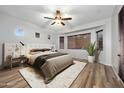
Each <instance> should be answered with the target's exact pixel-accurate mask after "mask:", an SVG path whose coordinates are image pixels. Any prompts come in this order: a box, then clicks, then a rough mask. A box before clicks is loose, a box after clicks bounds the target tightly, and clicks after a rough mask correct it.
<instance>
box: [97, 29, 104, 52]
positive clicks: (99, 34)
mask: <svg viewBox="0 0 124 93" xmlns="http://www.w3.org/2000/svg"><path fill="white" fill-rule="evenodd" d="M96 33H97V49H100V50H103V30H100V31H97V32H96Z"/></svg>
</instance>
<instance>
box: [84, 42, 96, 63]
mask: <svg viewBox="0 0 124 93" xmlns="http://www.w3.org/2000/svg"><path fill="white" fill-rule="evenodd" d="M86 50H87V52H88V54H89V56H88V62H92V63H93V62H94V61H95V56H94V53H95V50H96V48H95V42H94V43H90V44H89V45H88V46H87V48H86Z"/></svg>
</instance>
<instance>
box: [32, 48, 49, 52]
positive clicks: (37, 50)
mask: <svg viewBox="0 0 124 93" xmlns="http://www.w3.org/2000/svg"><path fill="white" fill-rule="evenodd" d="M50 50H51V49H48V48H43V49H31V50H30V52H39V51H41V52H44V51H50Z"/></svg>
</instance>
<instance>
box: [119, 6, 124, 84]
mask: <svg viewBox="0 0 124 93" xmlns="http://www.w3.org/2000/svg"><path fill="white" fill-rule="evenodd" d="M119 33H120V46H121V53H120V55H118V56H119V57H120V63H119V76H120V78H121V79H122V81H123V82H124V6H123V7H122V9H121V11H120V13H119Z"/></svg>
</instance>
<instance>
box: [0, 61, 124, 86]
mask: <svg viewBox="0 0 124 93" xmlns="http://www.w3.org/2000/svg"><path fill="white" fill-rule="evenodd" d="M21 68H24V67H15V68H12V70H10V69H8V70H2V71H0V87H1V88H29V87H30V86H29V85H28V83H27V82H26V81H25V80H24V78H23V77H22V76H21V74H20V73H19V69H21ZM70 87H71V88H123V87H124V86H123V84H122V82H121V81H120V80H119V79H118V78H117V76H116V75H115V73H114V71H113V69H112V67H110V66H106V65H102V64H99V63H88V64H87V65H86V66H85V68H84V69H83V70H82V71H81V73H80V74H79V76H78V77H77V79H75V81H74V82H73V83H72V85H71V86H70Z"/></svg>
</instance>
